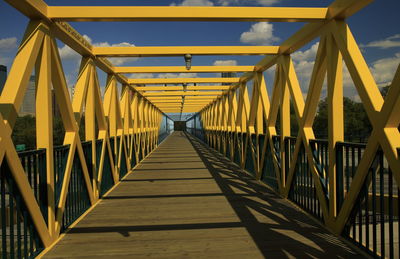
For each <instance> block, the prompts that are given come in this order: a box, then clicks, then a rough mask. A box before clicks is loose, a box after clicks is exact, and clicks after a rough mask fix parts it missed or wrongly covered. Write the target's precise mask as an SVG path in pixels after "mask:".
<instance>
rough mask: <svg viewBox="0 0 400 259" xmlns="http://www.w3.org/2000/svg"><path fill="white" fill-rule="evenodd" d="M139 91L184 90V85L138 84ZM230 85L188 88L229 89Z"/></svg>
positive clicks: (189, 87)
mask: <svg viewBox="0 0 400 259" xmlns="http://www.w3.org/2000/svg"><path fill="white" fill-rule="evenodd" d="M134 88H135V89H136V90H137V91H183V90H184V89H183V86H136V87H134ZM228 89H229V85H216V86H213V85H208V86H201V85H199V86H187V87H186V90H228Z"/></svg>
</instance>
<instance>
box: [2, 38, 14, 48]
mask: <svg viewBox="0 0 400 259" xmlns="http://www.w3.org/2000/svg"><path fill="white" fill-rule="evenodd" d="M16 47H17V38H16V37H11V38H4V39H0V51H8V50H12V49H14V48H16Z"/></svg>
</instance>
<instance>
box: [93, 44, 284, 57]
mask: <svg viewBox="0 0 400 259" xmlns="http://www.w3.org/2000/svg"><path fill="white" fill-rule="evenodd" d="M278 52H279V46H187V47H180V46H179V47H158V46H157V47H93V54H95V55H96V56H102V57H168V56H184V55H185V54H191V55H217V56H221V55H268V54H278Z"/></svg>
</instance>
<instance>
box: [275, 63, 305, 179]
mask: <svg viewBox="0 0 400 259" xmlns="http://www.w3.org/2000/svg"><path fill="white" fill-rule="evenodd" d="M282 70H283V68H282ZM280 75H281V80H280V83H281V85H280V89H281V95H280V97H281V100H280V103H281V105H280V108H281V109H280V124H281V125H280V126H281V129H280V130H281V132H280V134H281V143H280V147H281V174H280V175H281V179H286V175H285V174H286V168H285V164H286V163H285V149H284V148H283V147H284V145H285V137H288V136H290V92H289V86H288V81H287V80H288V79H287V78H286V73H280ZM301 98H303V97H302V96H301Z"/></svg>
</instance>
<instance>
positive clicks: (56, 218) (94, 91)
mask: <svg viewBox="0 0 400 259" xmlns="http://www.w3.org/2000/svg"><path fill="white" fill-rule="evenodd" d="M371 1H372V0H336V1H334V2H333V3H332V4H331V5H330V6H328V7H327V8H279V7H218V8H217V7H76V6H71V7H56V6H48V5H46V4H45V2H44V1H42V0H24V1H12V0H6V2H8V3H9V4H10V5H12V6H14V7H15V8H16V9H18V10H19V11H21V12H22V13H23V14H24V15H26V16H27V17H29V18H30V19H31V21H30V23H29V25H28V26H27V29H26V32H25V35H24V37H23V40H22V42H21V44H20V47H19V50H18V53H17V55H16V57H15V60H14V62H13V66H12V68H11V71H10V73H9V77H8V80H7V82H6V85H5V86H4V89H3V92H2V95H1V97H0V111H1V114H0V161H5V159H6V160H7V163H8V166H9V168H10V172H11V174H12V177H13V179H14V180H15V182H16V185H17V187H18V189H19V191H20V193H21V196H22V199H23V201H24V202H25V204H26V207H27V210H28V212H29V215H30V216H31V218H32V221H33V224H34V226H35V229H36V231H37V232H38V235H39V237H40V239H41V241H42V243H43V244H44V246H45V247H49V246H51V244H53V243H54V242H55V241H56V240H57V238H58V237H59V236H60V232H61V224H62V218H63V215H64V211H65V203H66V198H67V195H68V185H69V182H70V177H71V170H72V166H73V163H74V158H75V155H76V154H77V157H78V159H79V161H80V163H81V165H82V171H83V178H84V182H85V188H86V189H87V191H88V194H89V198H90V203H91V204H92V205H93V204H95V203H96V201H97V200H98V199H99V198H100V194H99V188H100V186H101V184H102V179H103V177H102V175H103V173H104V164H105V160H106V159H109V161H110V164H111V169H110V170H111V173H112V178H113V182H114V184H115V183H118V182H119V181H120V178H119V175H120V170H121V168H122V167H125V166H126V167H127V168H128V170H130V169H131V163H130V161H131V160H132V159H134V160H135V161H139V160H140V158H143V157H144V156H146V155H147V154H148V153H149V152H151V150H153V149H154V148H155V147H157V144H158V142H157V140H158V133H159V129H160V127H161V122H162V117H163V116H165V114H163V112H166V113H183V112H187V113H199V114H200V117H201V121H202V125H203V127H204V129H205V132H206V139H207V141H208V143H210V145H211V146H213V147H217V148H218V149H219V150H221V152H223V153H224V154H227V153H229V154H230V158H231V159H232V160H233V159H234V153H235V152H234V150H235V149H237V150H239V153H240V157H239V161H240V166H241V167H242V168H244V167H245V163H246V156H247V152H248V150H250V152H251V159H252V162H253V164H254V169H255V172H256V175H255V177H256V178H257V179H258V180H259V179H260V178H261V173H262V170H263V165H264V160H265V159H266V156H267V152H272V153H275V147H274V144H273V139H272V138H273V137H274V136H276V135H277V130H276V126H277V122H278V115H279V116H280V117H279V123H280V125H279V127H280V137H279V138H280V140H279V141H280V146H281V147H282V146H284V140H285V137H288V136H290V101H292V102H293V107H294V111H295V116H296V121H297V124H298V125H299V132H298V135H297V138H296V144H295V148H294V152H293V154H292V158H291V160H290V161H285V159H287V156H286V152H287V151H286V150H285V149H281V150H279V154H277V155H276V156H273V159H272V160H273V166H274V169H275V172H277V174H276V178H277V182H278V192H279V193H280V194H281V195H282V196H284V197H288V195H289V192H290V190H291V188H292V182H293V179H294V174H295V167H296V163H297V162H298V160H299V153H300V149H301V147H302V146H303V147H304V149H305V151H306V152H305V153H306V155H307V158H306V159H307V161H308V164H309V166H310V171H311V175H312V178H313V179H314V183H315V188H316V193H317V197H318V201H319V203H320V205H321V209H322V214H323V219H324V222H325V224H326V225H327V227H328V228H329V229H331V230H332V231H334V232H336V233H341V232H342V231H343V228H344V227H345V224H346V222H347V220H348V218H349V216H350V213H351V211H352V209H353V207H354V204H355V202H356V199H357V197H358V195H359V193H360V190H361V187H362V183H363V182H364V180H365V178H366V176H367V173H368V169H369V167H370V165H371V163H372V162H373V159H374V157H375V154H376V153H377V150H378V148H381V149H382V150H383V152H384V155H385V157H386V159H387V161H388V165H389V167H390V168H391V169H392V171H393V172H394V178H395V180H396V182H397V183H400V159H399V154H398V151H397V150H398V149H399V148H400V132H399V130H398V127H399V124H400V113H399V112H398V111H399V110H400V66H399V68H398V69H397V72H396V74H395V76H394V79H393V82H392V86H391V88H390V90H389V92H388V94H387V97H386V98H385V99H383V98H382V95H381V94H380V92H379V89H378V87H377V85H376V83H375V81H374V79H373V77H372V75H371V72H370V71H369V69H368V66H367V64H366V62H365V60H364V57H363V55H362V53H361V51H360V49H359V47H358V45H357V43H356V41H355V39H354V37H353V35H352V33H351V30H350V28H349V27H348V25H347V24H346V23H345V22H344V20H343V19H344V18H346V17H349V16H351V15H352V14H354V13H355V12H357V11H358V10H360V9H361V8H363V7H364V6H366V5H367V4H369V3H370V2H371ZM65 21H286V22H298V21H301V22H309V23H307V24H306V25H304V26H303V27H302V28H301V29H300V30H299V31H298V32H296V33H295V34H294V35H293V36H292V37H290V38H289V39H287V40H286V41H284V42H283V43H282V44H281V45H280V46H255V47H243V46H229V47H221V46H220V47H215V46H214V47H194V46H189V47H132V48H131V47H129V48H125V47H108V48H103V47H93V46H91V45H90V44H89V43H88V42H87V41H86V40H85V39H84V38H83V37H82V36H81V35H80V34H79V33H77V32H76V31H75V30H74V29H73V28H72V27H71V26H70V25H69V24H67V23H66V22H65ZM56 38H57V39H60V40H62V41H63V42H64V43H65V44H67V45H68V46H70V47H71V48H72V49H74V50H75V51H77V52H78V53H79V54H81V55H82V61H81V66H80V69H79V74H78V78H77V80H76V85H75V94H74V97H73V99H72V100H70V97H69V93H68V90H67V84H66V79H65V75H64V72H63V69H62V65H61V59H60V55H59V52H58V48H57V43H56ZM316 38H320V44H319V47H318V52H317V55H316V60H315V65H314V68H313V71H312V76H311V80H310V84H309V88H308V94H307V98H306V100H305V101H304V99H303V94H302V91H301V89H300V85H299V82H298V79H297V75H296V71H295V68H294V65H293V61H292V59H291V54H292V53H293V52H295V51H296V50H298V49H299V48H301V47H303V46H304V45H305V44H307V43H309V42H310V41H312V40H313V39H316ZM184 54H192V55H260V54H262V55H266V54H268V55H266V56H265V58H264V59H263V60H261V61H260V62H259V63H258V64H256V65H255V66H205V67H196V66H194V67H192V68H191V69H190V70H187V69H186V68H185V67H114V66H113V65H112V64H111V63H110V62H109V61H108V60H107V59H106V58H103V57H110V56H114V57H115V56H176V55H184ZM343 60H344V61H345V63H346V65H347V67H348V70H349V72H350V75H351V77H352V79H353V82H354V84H355V86H356V89H357V91H358V93H359V95H360V98H361V101H362V103H363V106H364V108H365V110H366V112H367V115H368V118H369V120H370V122H371V124H372V126H373V131H372V134H371V136H370V138H369V140H368V144H367V146H366V149H365V152H364V154H363V156H362V158H361V160H360V162H359V166H358V168H357V171H356V173H355V175H354V177H353V181H352V184H351V188H350V190H349V192H348V193H347V195H346V199H345V201H344V202H343V205H342V206H341V207H337V202H336V199H337V193H336V185H337V183H336V182H335V179H336V177H335V174H336V166H337V161H336V160H337V157H336V153H335V146H336V144H337V143H338V142H340V141H343V139H344V136H343V134H344V133H343V128H344V126H343V82H342V80H343V74H342V71H343V65H342V61H343ZM272 66H276V72H275V77H274V85H273V91H272V95H271V99H270V98H269V93H268V91H267V87H266V82H265V80H264V76H263V72H264V71H265V70H267V69H269V68H271V67H272ZM34 68H35V73H36V80H37V86H38V87H37V92H36V128H37V132H39V133H38V134H37V147H38V148H44V149H46V170H47V171H46V176H47V178H46V179H47V180H46V181H47V199H48V204H49V205H48V208H47V215H48V216H47V220H45V218H44V216H43V214H42V212H41V210H40V208H39V205H38V202H37V200H36V198H35V196H34V194H33V191H32V188H31V187H30V184H29V182H28V179H27V177H26V175H25V172H24V169H23V167H22V164H21V162H20V160H19V158H18V154H17V152H16V149H15V147H14V144H13V142H12V140H11V134H12V131H13V128H14V125H15V121H16V118H17V113H18V111H19V109H20V107H21V105H22V101H23V96H24V93H25V92H26V90H27V86H28V80H29V76H30V75H31V74H32V71H33V69H34ZM96 68H100V69H101V70H103V71H104V72H106V73H107V75H108V76H107V85H106V89H105V93H104V98H103V99H102V97H101V91H100V85H99V82H98V75H97V72H96ZM186 72H190V73H215V72H245V73H244V74H243V75H242V76H241V77H240V78H236V77H234V78H202V77H198V78H149V79H128V78H127V77H125V76H124V75H123V74H128V73H186ZM325 76H326V79H327V86H328V113H329V115H328V139H329V146H328V153H329V158H328V160H329V168H328V170H327V171H326V172H324V173H325V174H326V176H327V177H329V179H330V181H329V186H328V188H329V197H328V199H327V198H326V197H325V193H324V191H323V186H322V185H321V182H320V181H319V179H318V178H319V177H320V176H319V173H318V171H317V165H316V163H315V161H314V158H313V154H312V148H311V145H310V140H313V139H314V138H315V137H314V132H313V129H312V124H313V121H314V118H315V115H316V112H317V106H318V101H319V99H320V95H321V90H322V86H323V83H324V80H325ZM249 81H252V82H253V91H252V95H251V100H250V99H249V93H248V89H247V85H246V84H247V83H248V82H249ZM197 83H227V84H229V85H222V84H219V85H216V86H211V85H208V86H144V85H147V84H197ZM118 84H121V85H122V90H121V96H118V89H117V87H118ZM52 89H54V93H55V96H56V100H57V103H58V105H59V108H60V112H61V117H62V122H63V126H64V128H65V131H66V133H65V137H64V144H68V145H70V149H69V151H68V159H67V162H66V169H65V174H64V181H63V185H62V188H61V194H60V202H59V204H58V206H55V201H54V156H53V152H54V147H53V121H52V114H51V111H52V105H53V104H52V100H51V91H52ZM83 114H84V115H85V116H84V122H81V120H82V118H83ZM82 123H84V125H85V140H86V141H91V143H92V157H91V161H96V160H97V159H98V160H99V164H98V165H97V164H95V163H94V164H88V163H87V161H86V158H85V155H84V152H83V148H82V142H81V141H82V140H81V139H80V137H79V128H80V127H81V125H82ZM262 134H264V135H265V136H266V141H265V142H264V144H263V146H261V147H260V146H259V145H258V141H259V136H260V135H262ZM253 137H255V141H256V143H257V145H255V147H253V144H252V141H253V140H252V139H253ZM117 139H120V141H117ZM99 140H100V141H101V143H102V144H101V148H100V149H101V150H100V151H99V152H98V151H97V149H98V148H99V146H97V145H96V142H97V141H99ZM248 146H251V147H252V148H250V149H248V148H247V147H248ZM97 154H99V155H97ZM123 157H126V158H127V160H123V159H122V158H123ZM285 162H287V163H285ZM123 163H126V165H124V164H123ZM285 166H288V168H285ZM89 169H91V170H92V171H93V172H95V173H94V175H93V177H92V178H90V176H89Z"/></svg>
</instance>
